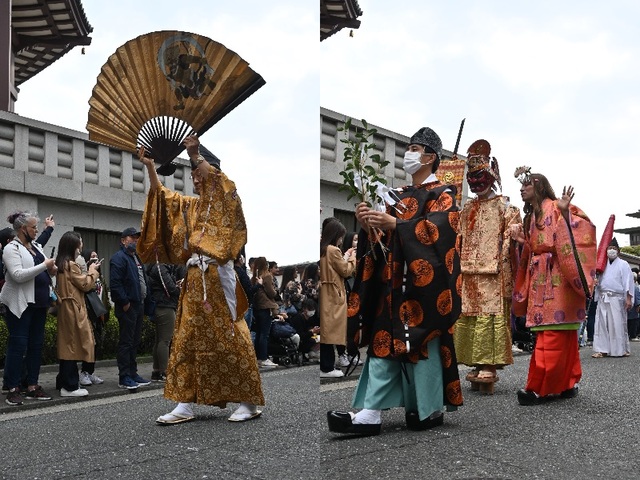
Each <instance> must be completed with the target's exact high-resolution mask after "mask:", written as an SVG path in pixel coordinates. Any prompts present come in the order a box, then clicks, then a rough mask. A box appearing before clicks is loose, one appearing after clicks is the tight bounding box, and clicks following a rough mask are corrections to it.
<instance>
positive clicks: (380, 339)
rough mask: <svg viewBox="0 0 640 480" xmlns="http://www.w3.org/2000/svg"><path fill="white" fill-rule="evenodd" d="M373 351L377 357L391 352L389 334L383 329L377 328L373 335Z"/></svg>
mask: <svg viewBox="0 0 640 480" xmlns="http://www.w3.org/2000/svg"><path fill="white" fill-rule="evenodd" d="M373 353H375V354H376V356H377V357H381V358H385V357H388V356H389V355H390V354H391V334H390V333H389V332H386V331H385V330H378V331H377V332H376V334H375V336H374V337H373Z"/></svg>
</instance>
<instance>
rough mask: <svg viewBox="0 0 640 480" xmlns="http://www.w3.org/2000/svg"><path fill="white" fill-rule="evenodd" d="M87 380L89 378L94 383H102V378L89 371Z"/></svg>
mask: <svg viewBox="0 0 640 480" xmlns="http://www.w3.org/2000/svg"><path fill="white" fill-rule="evenodd" d="M89 380H91V383H93V384H94V385H100V384H101V383H104V380H102V379H101V378H100V377H99V376H97V375H96V374H95V373H90V374H89Z"/></svg>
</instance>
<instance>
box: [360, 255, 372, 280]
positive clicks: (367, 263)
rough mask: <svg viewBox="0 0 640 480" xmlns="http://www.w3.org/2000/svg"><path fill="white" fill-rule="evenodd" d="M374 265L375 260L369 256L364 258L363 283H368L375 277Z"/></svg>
mask: <svg viewBox="0 0 640 480" xmlns="http://www.w3.org/2000/svg"><path fill="white" fill-rule="evenodd" d="M373 269H374V263H373V258H371V257H370V256H369V255H367V256H366V257H364V267H363V268H362V281H364V282H366V281H367V280H369V279H370V278H371V276H372V275H373Z"/></svg>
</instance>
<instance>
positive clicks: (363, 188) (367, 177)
mask: <svg viewBox="0 0 640 480" xmlns="http://www.w3.org/2000/svg"><path fill="white" fill-rule="evenodd" d="M361 123H362V126H363V128H358V127H356V126H354V127H353V138H352V137H351V135H350V133H351V127H352V119H351V118H349V119H347V121H346V122H345V123H344V126H342V127H339V128H338V131H339V132H342V131H344V132H345V138H343V139H341V140H340V142H341V143H344V144H345V149H344V158H343V160H344V163H345V167H344V170H342V171H341V172H340V175H341V176H342V178H343V183H342V185H340V186H339V187H338V190H339V191H344V190H346V191H347V192H348V197H347V200H351V199H352V198H354V197H356V198H357V199H358V200H360V202H364V203H366V204H367V205H369V207H372V208H381V207H384V205H385V201H384V199H383V198H382V197H381V196H380V195H379V194H378V190H379V188H380V187H381V186H383V185H386V184H387V179H386V178H385V177H384V173H383V172H384V168H385V167H386V166H387V165H388V164H389V162H388V161H386V160H382V158H381V157H380V155H379V154H377V153H372V152H373V151H374V150H375V144H374V143H373V141H372V140H371V138H372V137H373V136H374V135H375V134H376V133H377V131H378V130H377V129H375V128H369V125H368V124H367V121H366V120H364V119H363V120H361ZM369 233H373V237H374V239H375V241H376V242H377V243H378V244H379V245H380V247H381V248H382V251H383V252H385V251H386V247H385V246H384V245H383V243H382V241H381V238H382V233H383V232H382V231H380V230H378V229H373V232H372V231H371V229H370V230H369ZM372 246H373V245H372ZM371 251H372V253H373V256H374V258H375V252H374V249H373V248H372V249H371Z"/></svg>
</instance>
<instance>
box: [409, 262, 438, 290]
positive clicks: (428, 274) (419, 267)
mask: <svg viewBox="0 0 640 480" xmlns="http://www.w3.org/2000/svg"><path fill="white" fill-rule="evenodd" d="M409 271H410V272H411V273H412V274H413V284H414V285H415V286H416V287H426V286H427V285H429V284H430V283H431V282H432V281H433V276H434V273H433V265H431V264H430V263H429V262H428V261H426V260H424V259H422V258H418V259H417V260H414V261H413V262H411V263H410V264H409Z"/></svg>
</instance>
